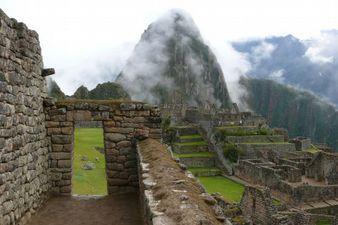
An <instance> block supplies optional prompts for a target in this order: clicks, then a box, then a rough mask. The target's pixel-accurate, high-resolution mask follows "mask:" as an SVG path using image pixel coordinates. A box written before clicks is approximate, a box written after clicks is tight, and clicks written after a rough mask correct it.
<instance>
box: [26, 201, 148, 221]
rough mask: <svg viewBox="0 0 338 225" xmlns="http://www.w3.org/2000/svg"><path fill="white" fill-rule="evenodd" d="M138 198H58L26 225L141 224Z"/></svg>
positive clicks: (46, 205)
mask: <svg viewBox="0 0 338 225" xmlns="http://www.w3.org/2000/svg"><path fill="white" fill-rule="evenodd" d="M138 199H139V197H138V195H136V194H123V195H115V196H105V197H97V198H94V197H91V198H84V197H57V198H52V199H50V200H49V201H48V202H47V203H46V204H45V205H44V206H42V208H41V209H40V210H39V211H38V212H37V213H36V214H35V215H33V216H32V218H31V220H30V222H29V223H28V225H141V224H142V220H141V216H140V207H139V201H138Z"/></svg>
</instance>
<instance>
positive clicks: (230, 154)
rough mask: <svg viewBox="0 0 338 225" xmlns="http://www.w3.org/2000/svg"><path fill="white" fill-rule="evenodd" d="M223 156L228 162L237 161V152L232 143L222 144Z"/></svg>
mask: <svg viewBox="0 0 338 225" xmlns="http://www.w3.org/2000/svg"><path fill="white" fill-rule="evenodd" d="M223 151H224V157H225V158H227V159H228V160H229V161H230V162H232V163H235V162H237V161H238V157H239V152H238V149H237V148H236V146H235V145H234V144H226V145H225V146H224V150H223Z"/></svg>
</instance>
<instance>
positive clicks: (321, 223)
mask: <svg viewBox="0 0 338 225" xmlns="http://www.w3.org/2000/svg"><path fill="white" fill-rule="evenodd" d="M331 224H332V222H331V220H329V219H319V220H317V222H316V225H331Z"/></svg>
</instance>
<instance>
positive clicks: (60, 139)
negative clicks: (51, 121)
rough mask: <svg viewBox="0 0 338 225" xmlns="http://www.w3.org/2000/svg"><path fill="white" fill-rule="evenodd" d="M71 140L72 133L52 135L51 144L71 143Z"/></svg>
mask: <svg viewBox="0 0 338 225" xmlns="http://www.w3.org/2000/svg"><path fill="white" fill-rule="evenodd" d="M72 142H73V136H72V135H52V143H53V144H71V143H72Z"/></svg>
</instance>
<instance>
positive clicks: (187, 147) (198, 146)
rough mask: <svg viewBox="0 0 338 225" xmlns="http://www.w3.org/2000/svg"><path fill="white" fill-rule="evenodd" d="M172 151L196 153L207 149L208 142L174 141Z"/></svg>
mask: <svg viewBox="0 0 338 225" xmlns="http://www.w3.org/2000/svg"><path fill="white" fill-rule="evenodd" d="M172 147H173V152H174V153H178V154H187V153H196V152H205V151H208V144H207V143H206V142H205V141H199V142H185V143H174V144H173V145H172Z"/></svg>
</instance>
